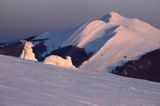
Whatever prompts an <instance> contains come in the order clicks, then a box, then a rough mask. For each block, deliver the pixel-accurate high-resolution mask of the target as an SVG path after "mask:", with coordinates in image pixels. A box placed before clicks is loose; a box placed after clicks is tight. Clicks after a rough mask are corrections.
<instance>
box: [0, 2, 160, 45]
mask: <svg viewBox="0 0 160 106" xmlns="http://www.w3.org/2000/svg"><path fill="white" fill-rule="evenodd" d="M111 11H115V12H118V13H120V14H122V15H124V16H126V17H133V18H135V17H136V18H139V19H142V20H144V21H147V22H148V23H150V24H152V25H153V26H155V27H157V28H160V0H0V42H1V41H7V40H14V39H17V38H19V37H24V36H27V35H31V34H36V33H41V32H44V31H49V32H58V31H63V30H65V29H67V28H70V27H73V26H77V25H80V24H82V23H85V22H87V21H89V20H93V19H97V18H100V17H102V16H104V15H106V14H107V13H109V12H111Z"/></svg>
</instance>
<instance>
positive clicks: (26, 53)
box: [20, 40, 37, 61]
mask: <svg viewBox="0 0 160 106" xmlns="http://www.w3.org/2000/svg"><path fill="white" fill-rule="evenodd" d="M22 43H24V49H23V51H22V53H21V55H20V58H21V59H25V60H33V61H37V59H36V58H35V54H34V53H33V50H32V47H33V44H32V43H31V42H28V41H25V40H24V41H22Z"/></svg>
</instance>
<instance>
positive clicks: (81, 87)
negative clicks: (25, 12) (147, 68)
mask: <svg viewBox="0 0 160 106" xmlns="http://www.w3.org/2000/svg"><path fill="white" fill-rule="evenodd" d="M159 98H160V84H159V83H155V82H150V81H146V80H138V79H132V78H125V77H121V76H116V75H112V74H110V73H104V72H93V71H73V70H70V69H65V68H59V67H56V66H50V65H45V64H41V63H38V62H33V61H25V60H20V59H16V58H13V57H6V56H1V55H0V106H160V101H159Z"/></svg>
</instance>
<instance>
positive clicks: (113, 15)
mask: <svg viewBox="0 0 160 106" xmlns="http://www.w3.org/2000/svg"><path fill="white" fill-rule="evenodd" d="M119 18H123V16H121V15H120V14H119V13H117V12H110V13H109V14H107V15H105V16H104V17H102V18H100V20H102V21H105V22H109V21H111V20H114V19H119Z"/></svg>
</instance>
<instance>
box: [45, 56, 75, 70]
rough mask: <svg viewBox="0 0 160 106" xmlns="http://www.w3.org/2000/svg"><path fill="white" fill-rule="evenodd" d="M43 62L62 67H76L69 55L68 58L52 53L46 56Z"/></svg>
mask: <svg viewBox="0 0 160 106" xmlns="http://www.w3.org/2000/svg"><path fill="white" fill-rule="evenodd" d="M43 63H44V64H51V65H57V66H60V67H68V68H75V67H74V66H73V64H72V59H71V57H70V56H67V57H66V59H63V58H62V57H60V56H57V55H51V56H48V57H46V58H45V60H44V62H43Z"/></svg>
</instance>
